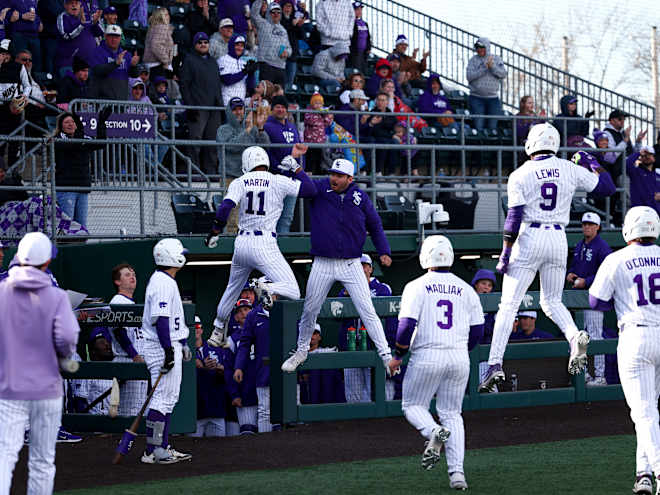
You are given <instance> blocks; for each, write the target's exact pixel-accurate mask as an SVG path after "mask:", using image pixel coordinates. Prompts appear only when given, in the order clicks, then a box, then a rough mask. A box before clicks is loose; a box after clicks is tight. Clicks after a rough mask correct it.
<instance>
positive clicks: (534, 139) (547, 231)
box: [479, 123, 616, 392]
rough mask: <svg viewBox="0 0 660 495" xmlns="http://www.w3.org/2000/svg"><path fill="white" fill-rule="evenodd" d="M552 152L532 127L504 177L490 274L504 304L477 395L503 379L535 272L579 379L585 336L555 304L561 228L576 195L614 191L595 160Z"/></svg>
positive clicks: (543, 128) (553, 137)
mask: <svg viewBox="0 0 660 495" xmlns="http://www.w3.org/2000/svg"><path fill="white" fill-rule="evenodd" d="M558 149H559V133H558V132H557V129H555V128H554V127H553V126H552V125H550V124H548V123H543V124H537V125H535V126H533V127H532V128H531V129H530V131H529V134H528V137H527V142H526V143H525V152H526V153H527V154H528V155H529V157H530V159H529V160H527V161H526V162H525V163H524V164H523V165H522V166H521V167H519V168H518V169H516V170H514V171H513V173H512V174H511V176H510V177H509V182H508V184H507V193H508V197H509V211H508V212H507V217H506V221H505V223H504V243H503V247H502V253H501V254H500V259H499V262H498V263H497V268H496V269H497V271H498V272H499V273H502V274H504V279H503V282H502V299H501V301H500V308H499V311H498V312H497V316H496V318H495V328H494V331H493V340H492V343H491V346H490V356H489V358H488V364H489V368H488V373H487V375H486V378H485V380H484V381H483V382H482V383H481V384H479V390H480V391H481V392H488V391H490V390H491V388H492V387H493V385H495V384H497V383H500V382H503V381H504V379H505V376H504V371H502V358H503V356H504V350H505V348H506V344H507V341H508V340H509V335H510V334H511V328H512V326H513V320H514V319H515V317H516V313H517V312H518V307H519V306H520V302H521V301H522V298H523V296H524V295H525V292H527V288H528V287H529V285H530V284H531V283H532V280H534V277H535V276H536V273H537V272H538V273H539V278H540V280H541V308H542V309H543V312H544V313H545V314H546V315H547V316H548V318H550V319H551V320H552V321H553V322H555V324H556V325H557V326H558V327H559V328H560V329H561V331H562V332H563V333H564V335H565V336H566V340H568V342H569V344H570V349H571V353H570V357H569V359H568V371H569V373H571V374H577V373H579V372H580V371H582V370H583V369H584V367H585V366H586V363H587V345H588V344H589V335H588V334H587V332H584V331H578V329H577V327H576V326H575V323H574V322H573V319H572V318H571V314H570V313H569V312H568V310H567V309H566V306H564V304H563V303H562V301H561V295H562V290H563V288H564V276H565V275H564V274H565V273H566V255H567V252H568V246H567V243H566V234H565V233H564V226H565V225H566V224H567V223H568V221H569V215H570V208H571V201H572V199H573V194H574V193H575V190H576V189H583V190H585V191H587V192H591V193H592V194H594V195H596V196H609V195H611V194H614V192H615V190H616V188H615V186H614V183H613V182H612V178H611V177H610V174H609V173H607V172H605V170H603V169H602V168H601V167H600V164H599V163H598V161H597V160H596V159H595V158H594V157H592V156H591V155H589V154H588V153H585V152H582V151H580V152H578V153H576V154H575V156H574V157H573V158H574V161H576V163H577V165H576V163H572V162H569V161H568V160H562V159H561V158H558V157H556V156H555V154H556V153H557V150H558ZM580 165H581V166H580ZM585 167H588V168H589V169H590V170H591V171H592V172H593V173H590V171H589V170H586V169H585Z"/></svg>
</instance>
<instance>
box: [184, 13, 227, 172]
mask: <svg viewBox="0 0 660 495" xmlns="http://www.w3.org/2000/svg"><path fill="white" fill-rule="evenodd" d="M204 1H206V0H204ZM193 41H194V46H195V50H194V51H192V52H191V53H190V54H189V55H188V56H187V57H186V59H185V61H184V62H183V67H182V68H181V93H182V95H183V103H184V104H186V105H195V106H210V107H219V106H222V97H221V94H222V87H221V84H220V74H219V73H218V64H217V63H216V61H215V60H213V58H211V57H210V56H209V53H208V52H209V37H208V36H207V35H206V33H204V32H199V33H197V34H195V37H194V39H193ZM219 125H220V112H218V111H217V110H188V128H189V130H190V139H196V140H197V139H204V140H206V141H210V140H213V139H214V138H215V135H216V132H217V131H218V126H219ZM191 154H192V159H193V161H194V162H195V163H196V164H197V165H198V166H199V167H200V168H201V169H202V171H203V172H204V173H206V174H216V173H217V169H218V156H217V152H216V149H215V146H204V147H202V149H201V151H200V148H199V147H197V146H193V147H192V153H191Z"/></svg>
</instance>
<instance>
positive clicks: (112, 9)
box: [103, 5, 117, 15]
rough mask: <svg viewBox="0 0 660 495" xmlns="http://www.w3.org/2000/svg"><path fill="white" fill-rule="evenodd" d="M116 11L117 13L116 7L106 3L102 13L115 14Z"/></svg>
mask: <svg viewBox="0 0 660 495" xmlns="http://www.w3.org/2000/svg"><path fill="white" fill-rule="evenodd" d="M116 13H117V8H116V7H115V6H113V5H108V6H107V7H106V8H104V9H103V15H105V14H116Z"/></svg>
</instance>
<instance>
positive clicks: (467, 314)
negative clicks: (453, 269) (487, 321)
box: [399, 272, 484, 359]
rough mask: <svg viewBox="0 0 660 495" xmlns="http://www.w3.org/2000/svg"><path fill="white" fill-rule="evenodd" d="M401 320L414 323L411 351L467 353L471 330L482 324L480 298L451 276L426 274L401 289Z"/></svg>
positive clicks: (482, 315) (414, 352)
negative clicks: (454, 351) (459, 351)
mask: <svg viewBox="0 0 660 495" xmlns="http://www.w3.org/2000/svg"><path fill="white" fill-rule="evenodd" d="M401 318H414V319H415V320H417V330H416V332H415V336H414V339H413V341H412V343H411V345H410V351H411V352H412V353H413V355H419V354H423V355H427V353H429V352H430V353H433V354H435V353H437V351H446V350H461V351H467V343H468V338H469V336H470V326H471V325H481V324H483V323H484V312H483V309H482V307H481V301H480V300H479V296H477V293H476V292H475V291H474V289H473V288H472V287H470V285H468V284H467V283H466V282H464V281H463V280H461V279H460V278H458V277H457V276H456V275H454V274H453V273H449V272H427V273H426V274H424V275H422V276H421V277H419V278H417V279H415V280H412V281H411V282H408V284H406V287H405V288H404V289H403V295H402V296H401V309H400V311H399V319H401ZM438 359H440V358H438Z"/></svg>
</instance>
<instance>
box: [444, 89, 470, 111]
mask: <svg viewBox="0 0 660 495" xmlns="http://www.w3.org/2000/svg"><path fill="white" fill-rule="evenodd" d="M447 99H448V100H449V103H450V105H451V106H452V107H453V108H454V109H459V108H467V102H468V96H467V94H465V91H462V90H460V89H455V90H452V91H448V92H447Z"/></svg>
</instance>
